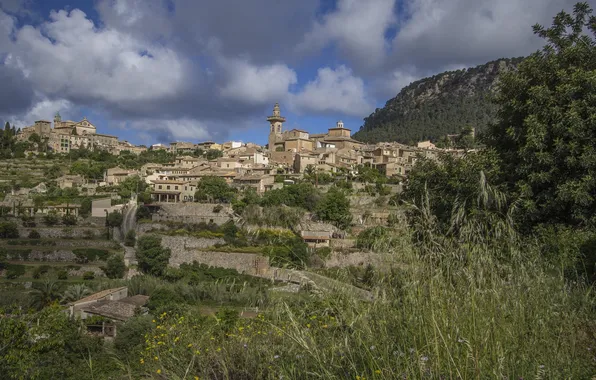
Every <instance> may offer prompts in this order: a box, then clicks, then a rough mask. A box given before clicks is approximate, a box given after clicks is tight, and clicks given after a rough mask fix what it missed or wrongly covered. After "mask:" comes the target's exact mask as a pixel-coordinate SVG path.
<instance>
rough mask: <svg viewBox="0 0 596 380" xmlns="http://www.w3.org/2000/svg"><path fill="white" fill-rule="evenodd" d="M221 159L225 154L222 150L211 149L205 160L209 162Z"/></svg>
mask: <svg viewBox="0 0 596 380" xmlns="http://www.w3.org/2000/svg"><path fill="white" fill-rule="evenodd" d="M220 157H223V152H222V151H221V150H217V149H209V150H208V151H207V152H206V153H205V158H207V159H208V160H215V159H216V158H220Z"/></svg>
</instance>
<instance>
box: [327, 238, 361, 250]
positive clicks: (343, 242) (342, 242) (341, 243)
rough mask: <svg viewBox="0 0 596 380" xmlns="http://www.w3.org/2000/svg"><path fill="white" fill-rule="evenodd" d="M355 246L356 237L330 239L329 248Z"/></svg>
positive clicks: (338, 248)
mask: <svg viewBox="0 0 596 380" xmlns="http://www.w3.org/2000/svg"><path fill="white" fill-rule="evenodd" d="M355 246H356V239H331V242H330V247H331V249H337V250H340V249H348V248H353V247H355Z"/></svg>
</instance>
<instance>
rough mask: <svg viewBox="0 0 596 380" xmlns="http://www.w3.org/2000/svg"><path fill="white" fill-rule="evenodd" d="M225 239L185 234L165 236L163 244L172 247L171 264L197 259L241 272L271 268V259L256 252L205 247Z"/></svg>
mask: <svg viewBox="0 0 596 380" xmlns="http://www.w3.org/2000/svg"><path fill="white" fill-rule="evenodd" d="M223 242H224V241H223V239H199V238H194V237H185V236H164V237H163V238H162V240H161V245H162V246H163V247H165V248H170V250H171V251H172V256H171V257H170V265H171V266H173V267H179V266H180V264H182V263H192V262H193V261H196V262H198V263H201V264H206V265H209V266H214V267H221V268H229V269H236V270H237V271H238V272H240V273H246V274H252V275H255V274H259V273H264V272H265V271H266V270H267V269H268V268H269V259H268V258H266V257H263V256H261V255H259V254H255V253H227V252H213V251H208V250H207V251H206V250H204V249H206V248H209V247H212V246H213V245H214V244H221V243H223Z"/></svg>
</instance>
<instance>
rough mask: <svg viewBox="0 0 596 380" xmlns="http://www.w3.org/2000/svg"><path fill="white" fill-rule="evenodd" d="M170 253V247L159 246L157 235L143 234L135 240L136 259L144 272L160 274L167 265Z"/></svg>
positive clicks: (159, 240) (159, 238) (159, 239)
mask: <svg viewBox="0 0 596 380" xmlns="http://www.w3.org/2000/svg"><path fill="white" fill-rule="evenodd" d="M170 255H171V251H170V249H169V248H163V247H162V246H161V237H159V236H157V235H145V236H142V237H141V238H139V240H138V241H137V251H136V256H137V261H138V263H139V269H140V270H141V271H142V272H144V273H147V274H152V275H154V276H161V275H162V274H163V273H164V272H165V270H166V267H167V266H168V261H169V260H170Z"/></svg>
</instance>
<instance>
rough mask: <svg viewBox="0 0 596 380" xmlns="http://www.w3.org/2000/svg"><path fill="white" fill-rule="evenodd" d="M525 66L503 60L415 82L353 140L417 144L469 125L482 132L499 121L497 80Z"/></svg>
mask: <svg viewBox="0 0 596 380" xmlns="http://www.w3.org/2000/svg"><path fill="white" fill-rule="evenodd" d="M520 61H521V58H515V59H500V60H497V61H492V62H489V63H486V64H484V65H480V66H477V67H473V68H469V69H464V70H457V71H449V72H445V73H441V74H437V75H435V76H433V77H430V78H424V79H421V80H419V81H416V82H414V83H412V84H410V85H409V86H406V87H404V88H403V89H402V90H401V91H400V93H399V94H398V95H397V96H396V97H395V98H393V99H391V100H389V101H387V103H386V104H385V107H383V108H381V109H377V110H376V111H375V112H374V113H372V114H371V115H370V116H368V117H367V118H365V119H364V125H363V126H362V127H361V128H360V130H359V131H358V132H356V133H355V134H354V138H355V139H356V140H359V141H363V142H380V141H399V142H401V143H405V144H408V143H409V144H415V143H416V142H417V141H422V140H427V139H430V140H433V141H434V140H438V139H439V138H440V137H442V136H445V135H447V134H453V133H458V132H460V131H461V130H463V129H464V128H465V127H467V126H472V127H475V128H476V131H477V132H479V131H483V130H484V129H485V128H486V126H487V125H488V124H489V123H491V122H493V121H494V120H495V116H496V111H497V106H496V105H495V104H494V103H493V102H492V98H493V96H494V89H495V83H496V80H497V79H498V78H499V76H500V75H501V74H502V73H504V72H507V71H509V70H511V69H513V68H515V67H516V65H517V64H518V63H519V62H520Z"/></svg>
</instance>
